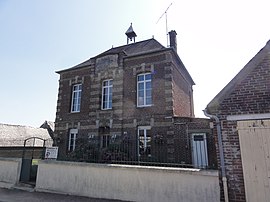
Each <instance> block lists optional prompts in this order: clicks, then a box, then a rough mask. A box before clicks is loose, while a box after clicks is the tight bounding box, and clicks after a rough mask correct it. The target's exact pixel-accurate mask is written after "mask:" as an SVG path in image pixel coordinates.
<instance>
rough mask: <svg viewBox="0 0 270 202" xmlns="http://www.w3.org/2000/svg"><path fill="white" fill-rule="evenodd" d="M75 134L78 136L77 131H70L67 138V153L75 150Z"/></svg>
mask: <svg viewBox="0 0 270 202" xmlns="http://www.w3.org/2000/svg"><path fill="white" fill-rule="evenodd" d="M77 134H78V129H70V131H69V138H68V151H74V150H75V145H76V138H77Z"/></svg>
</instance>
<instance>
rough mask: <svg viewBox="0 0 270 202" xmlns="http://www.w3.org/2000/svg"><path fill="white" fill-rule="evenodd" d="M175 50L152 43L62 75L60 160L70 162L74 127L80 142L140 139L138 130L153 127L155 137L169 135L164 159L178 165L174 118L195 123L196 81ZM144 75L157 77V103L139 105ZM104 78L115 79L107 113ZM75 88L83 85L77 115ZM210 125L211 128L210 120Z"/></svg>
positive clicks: (118, 49)
mask: <svg viewBox="0 0 270 202" xmlns="http://www.w3.org/2000/svg"><path fill="white" fill-rule="evenodd" d="M175 50H176V49H175V48H171V47H170V48H165V47H163V46H162V45H161V44H160V43H159V42H157V41H156V40H155V39H149V40H146V41H141V42H137V43H133V44H128V45H125V46H120V47H116V48H112V49H110V50H108V51H106V52H104V53H102V54H100V55H98V56H96V57H93V58H91V59H89V60H87V61H85V62H83V63H81V64H79V65H77V66H75V67H72V68H70V69H66V70H62V71H59V72H57V73H59V75H60V80H59V93H58V101H57V112H56V120H55V136H56V139H57V145H58V146H59V158H65V157H66V156H67V155H68V153H69V151H68V145H69V131H70V130H71V129H74V128H75V129H77V130H78V136H77V138H80V137H81V138H82V137H88V138H93V139H97V140H98V141H100V142H102V140H100V137H101V136H103V140H104V138H107V137H109V138H111V137H117V136H122V135H127V136H128V137H130V138H133V139H134V140H135V139H136V138H137V135H138V128H140V127H149V128H150V133H151V136H152V138H154V137H164V141H166V147H164V148H163V150H162V151H163V156H164V158H166V159H167V161H172V162H173V161H174V160H175V158H176V157H175V155H174V153H175V146H174V144H175V139H176V138H175V135H176V132H175V128H174V122H175V117H188V118H189V119H195V118H194V109H193V90H192V86H193V85H194V82H193V80H192V78H191V76H190V75H189V73H188V71H187V70H186V68H185V66H184V65H183V63H182V61H181V59H180V58H179V56H178V55H177V53H176V51H175ZM145 73H150V74H151V77H152V80H151V85H152V90H151V94H152V104H151V106H145V107H138V103H137V93H138V92H137V77H138V75H140V74H145ZM105 80H112V81H113V88H112V89H113V90H112V108H111V109H106V110H103V109H102V106H101V105H102V104H101V103H102V83H103V81H105ZM75 84H81V85H82V92H81V107H80V111H79V112H76V113H73V112H71V102H72V101H71V99H72V87H73V85H75ZM189 122H190V121H189ZM206 125H207V126H206V128H209V121H208V122H207V124H206ZM148 132H149V131H148ZM104 136H107V137H104ZM103 144H104V141H103ZM100 146H101V145H99V147H100ZM153 149H154V147H153ZM151 150H152V149H151ZM152 152H155V151H154V150H153V151H152Z"/></svg>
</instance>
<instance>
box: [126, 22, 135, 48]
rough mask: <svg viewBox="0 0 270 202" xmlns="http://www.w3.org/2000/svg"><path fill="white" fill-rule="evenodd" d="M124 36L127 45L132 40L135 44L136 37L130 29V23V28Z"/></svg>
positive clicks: (131, 28)
mask: <svg viewBox="0 0 270 202" xmlns="http://www.w3.org/2000/svg"><path fill="white" fill-rule="evenodd" d="M126 35H127V44H128V42H129V40H130V41H132V40H134V43H135V37H136V36H137V35H136V33H135V32H134V30H133V27H132V23H131V24H130V27H129V28H128V30H127V31H126Z"/></svg>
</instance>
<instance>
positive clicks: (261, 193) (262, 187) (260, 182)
mask: <svg viewBox="0 0 270 202" xmlns="http://www.w3.org/2000/svg"><path fill="white" fill-rule="evenodd" d="M237 128H238V133H239V141H240V148H241V157H242V165H243V174H244V183H245V193H246V200H247V201H270V120H252V121H238V122H237Z"/></svg>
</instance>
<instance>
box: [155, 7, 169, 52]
mask: <svg viewBox="0 0 270 202" xmlns="http://www.w3.org/2000/svg"><path fill="white" fill-rule="evenodd" d="M171 5H172V3H171V4H170V5H169V6H168V8H167V9H166V10H165V12H164V13H163V14H162V15H161V16H160V17H159V19H158V21H157V23H158V22H159V21H160V19H161V18H163V16H164V15H165V19H166V38H167V47H168V46H169V39H168V22H167V12H168V10H169V8H170V7H171ZM157 23H156V24H157Z"/></svg>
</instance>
